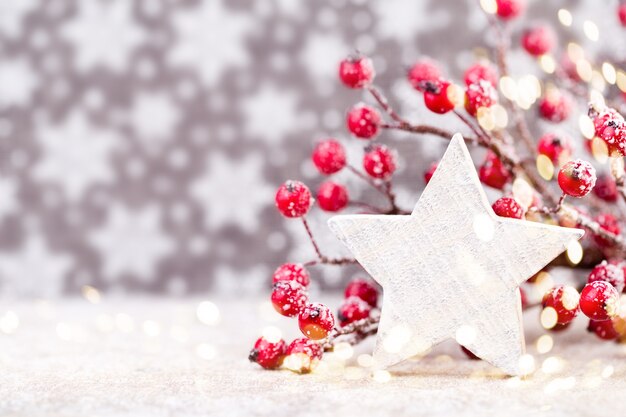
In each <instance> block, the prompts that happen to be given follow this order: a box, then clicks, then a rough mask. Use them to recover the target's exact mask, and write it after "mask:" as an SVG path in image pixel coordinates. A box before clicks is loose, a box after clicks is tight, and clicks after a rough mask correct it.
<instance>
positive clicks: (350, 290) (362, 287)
mask: <svg viewBox="0 0 626 417" xmlns="http://www.w3.org/2000/svg"><path fill="white" fill-rule="evenodd" d="M344 296H345V297H346V298H348V297H352V296H355V297H358V298H360V299H361V300H363V301H365V302H366V303H367V304H369V305H371V306H372V307H376V304H378V289H376V287H375V286H374V284H372V283H371V282H370V281H368V280H365V279H361V278H356V279H353V280H352V281H350V282H349V283H348V285H347V286H346V290H345V292H344Z"/></svg>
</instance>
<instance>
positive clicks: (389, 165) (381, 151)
mask: <svg viewBox="0 0 626 417" xmlns="http://www.w3.org/2000/svg"><path fill="white" fill-rule="evenodd" d="M363 168H364V169H365V172H367V174H368V175H369V176H370V177H373V178H378V179H388V178H389V177H391V176H392V175H393V173H394V172H395V171H396V154H395V152H393V151H392V150H391V149H389V148H388V147H386V146H385V145H376V146H372V147H370V148H369V149H367V150H366V152H365V155H363Z"/></svg>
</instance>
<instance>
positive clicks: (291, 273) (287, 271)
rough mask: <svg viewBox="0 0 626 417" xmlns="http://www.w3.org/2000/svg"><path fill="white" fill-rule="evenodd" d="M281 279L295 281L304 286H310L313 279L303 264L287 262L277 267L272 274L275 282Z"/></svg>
mask: <svg viewBox="0 0 626 417" xmlns="http://www.w3.org/2000/svg"><path fill="white" fill-rule="evenodd" d="M279 281H295V282H297V283H298V284H300V285H302V286H303V287H308V286H309V282H310V281H311V279H310V277H309V273H308V271H307V270H306V269H305V268H304V266H303V265H302V264H292V263H286V264H282V265H281V266H279V267H278V268H276V270H275V271H274V274H273V275H272V283H273V284H276V283H277V282H279Z"/></svg>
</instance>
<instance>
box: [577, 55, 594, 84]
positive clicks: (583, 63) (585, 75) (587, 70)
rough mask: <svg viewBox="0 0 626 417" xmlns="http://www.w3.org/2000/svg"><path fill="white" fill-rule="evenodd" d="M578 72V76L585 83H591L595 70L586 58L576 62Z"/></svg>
mask: <svg viewBox="0 0 626 417" xmlns="http://www.w3.org/2000/svg"><path fill="white" fill-rule="evenodd" d="M576 72H577V73H578V76H579V77H580V78H581V79H582V80H583V81H587V82H589V81H591V76H592V75H593V68H592V67H591V64H590V63H589V61H587V60H586V59H584V58H581V59H579V60H578V61H576Z"/></svg>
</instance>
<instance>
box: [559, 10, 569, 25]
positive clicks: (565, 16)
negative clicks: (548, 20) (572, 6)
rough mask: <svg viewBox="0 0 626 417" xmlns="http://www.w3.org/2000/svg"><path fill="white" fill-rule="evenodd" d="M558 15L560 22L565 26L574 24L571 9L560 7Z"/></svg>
mask: <svg viewBox="0 0 626 417" xmlns="http://www.w3.org/2000/svg"><path fill="white" fill-rule="evenodd" d="M557 15H558V17H559V22H561V24H562V25H563V26H572V21H573V19H572V14H571V13H570V12H569V10H567V9H559V11H558V12H557Z"/></svg>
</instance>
